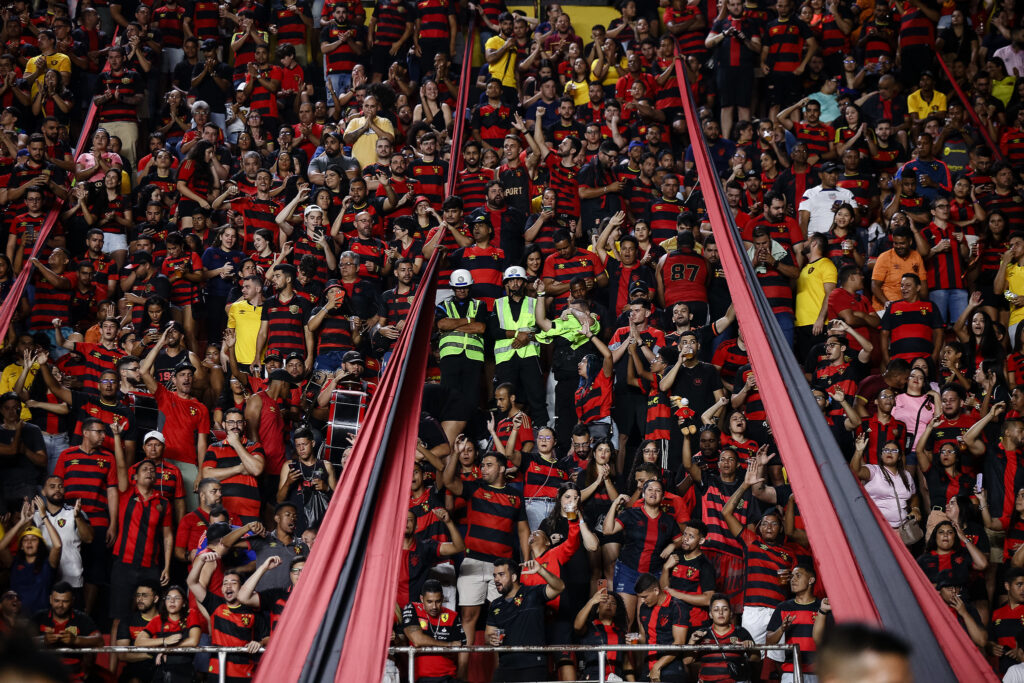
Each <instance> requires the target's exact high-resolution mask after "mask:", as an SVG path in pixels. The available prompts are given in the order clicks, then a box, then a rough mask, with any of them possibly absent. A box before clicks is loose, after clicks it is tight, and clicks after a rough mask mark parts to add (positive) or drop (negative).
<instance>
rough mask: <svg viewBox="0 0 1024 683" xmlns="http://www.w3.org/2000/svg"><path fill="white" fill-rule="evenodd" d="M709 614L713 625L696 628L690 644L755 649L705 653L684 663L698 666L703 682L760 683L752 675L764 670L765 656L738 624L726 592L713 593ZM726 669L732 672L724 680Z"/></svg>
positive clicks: (700, 678) (705, 651)
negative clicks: (748, 682)
mask: <svg viewBox="0 0 1024 683" xmlns="http://www.w3.org/2000/svg"><path fill="white" fill-rule="evenodd" d="M708 615H709V616H710V618H711V623H710V624H706V625H704V626H702V627H700V628H698V629H694V631H693V632H692V633H690V634H689V640H688V641H687V645H706V646H709V647H711V648H714V647H715V646H717V645H746V646H748V647H750V648H751V650H748V651H746V652H737V651H731V652H724V651H721V650H714V649H709V650H703V651H701V652H698V653H697V655H696V656H686V657H684V658H683V662H684V663H685V664H687V665H689V664H692V663H694V662H696V663H697V665H698V667H699V669H698V671H699V672H700V673H699V675H698V678H697V680H699V681H712V680H716V681H726V680H728V681H744V680H751V678H752V679H753V680H757V677H756V676H754V677H751V675H750V672H751V671H758V670H760V669H759V667H757V663H758V661H759V660H760V658H761V657H760V654H759V653H758V651H757V650H753V649H752V648H753V645H754V638H753V636H751V635H750V632H749V631H747V629H745V628H743V627H742V626H738V625H737V624H736V618H735V615H734V614H733V611H732V603H730V602H729V596H728V595H726V594H725V593H715V594H713V595H712V596H711V602H710V603H708ZM723 669H724V670H725V671H727V672H729V675H730V678H728V679H723V678H721V674H722V671H723ZM732 672H735V673H736V675H735V676H732Z"/></svg>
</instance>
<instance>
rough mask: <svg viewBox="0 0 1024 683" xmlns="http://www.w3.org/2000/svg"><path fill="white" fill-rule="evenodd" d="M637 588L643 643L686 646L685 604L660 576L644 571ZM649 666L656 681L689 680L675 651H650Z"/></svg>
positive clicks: (670, 682)
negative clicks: (664, 588)
mask: <svg viewBox="0 0 1024 683" xmlns="http://www.w3.org/2000/svg"><path fill="white" fill-rule="evenodd" d="M633 590H634V591H635V593H636V597H637V599H639V601H640V609H639V613H638V614H637V626H639V628H640V642H643V643H648V644H650V645H685V644H686V633H687V630H688V629H689V623H690V622H689V615H688V613H687V610H686V609H685V608H684V607H683V604H682V603H681V602H679V601H678V600H676V599H675V598H673V597H672V595H671V594H669V593H668V592H666V591H662V590H661V587H660V586H659V585H658V579H656V578H655V577H654V576H653V575H652V574H648V573H644V574H640V575H639V576H638V577H637V579H636V583H635V585H634V586H633ZM629 623H632V620H630V622H629ZM647 669H648V672H649V673H648V676H649V678H650V680H652V681H665V682H666V683H682V682H683V681H685V680H686V670H685V669H684V668H683V660H682V658H681V657H679V656H678V655H675V654H673V653H671V652H667V653H666V652H659V651H655V650H651V651H650V652H648V653H647Z"/></svg>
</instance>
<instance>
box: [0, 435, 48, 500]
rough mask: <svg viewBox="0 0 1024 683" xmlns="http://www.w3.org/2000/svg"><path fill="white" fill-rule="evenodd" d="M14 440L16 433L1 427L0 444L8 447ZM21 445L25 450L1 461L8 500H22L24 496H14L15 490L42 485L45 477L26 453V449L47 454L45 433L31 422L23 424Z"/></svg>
mask: <svg viewBox="0 0 1024 683" xmlns="http://www.w3.org/2000/svg"><path fill="white" fill-rule="evenodd" d="M13 440H14V432H13V431H11V430H9V429H7V428H6V427H4V426H3V425H0V444H4V445H7V444H10V443H11V442H12V441H13ZM21 445H22V449H23V450H22V451H21V452H19V453H18V454H17V455H15V456H14V457H13V458H11V457H6V458H2V459H0V480H2V481H3V492H4V497H7V498H20V497H21V495H22V494H17V495H14V492H15V490H16V489H19V488H21V487H30V486H34V485H35V484H38V483H40V479H41V477H42V475H43V468H42V467H38V466H36V465H35V464H33V463H32V461H31V460H29V459H28V458H27V457H26V456H25V453H24V449H28V450H31V451H36V452H39V451H42V452H43V453H45V452H46V443H45V442H44V441H43V432H42V431H41V430H40V429H39V427H37V426H35V425H34V424H31V423H29V422H22V423H21ZM8 492H11V494H12V495H10V496H8V495H7V493H8ZM24 495H31V493H30V492H28V491H26V492H25V493H24Z"/></svg>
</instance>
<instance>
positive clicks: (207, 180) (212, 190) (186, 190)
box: [177, 140, 220, 230]
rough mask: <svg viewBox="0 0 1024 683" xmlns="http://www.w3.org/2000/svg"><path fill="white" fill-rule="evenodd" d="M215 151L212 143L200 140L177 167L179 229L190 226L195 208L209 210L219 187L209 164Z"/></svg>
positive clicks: (186, 228)
mask: <svg viewBox="0 0 1024 683" xmlns="http://www.w3.org/2000/svg"><path fill="white" fill-rule="evenodd" d="M215 152H216V148H214V146H213V144H212V143H211V142H209V141H207V140H200V141H199V142H197V143H196V144H195V146H193V147H192V149H190V150H189V152H188V156H187V157H185V161H183V162H182V163H181V166H180V167H179V168H178V180H177V189H178V195H179V196H180V197H181V201H179V202H178V215H179V217H180V219H181V229H182V230H188V229H189V228H191V227H192V214H193V213H195V212H196V209H200V208H201V209H205V210H207V211H209V210H210V209H211V208H212V205H211V202H212V201H213V198H214V197H216V196H217V191H218V190H219V189H220V180H219V179H218V178H217V176H216V175H215V174H214V173H213V170H212V166H211V164H212V163H213V156H214V153H215Z"/></svg>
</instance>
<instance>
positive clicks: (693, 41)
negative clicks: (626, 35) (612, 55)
mask: <svg viewBox="0 0 1024 683" xmlns="http://www.w3.org/2000/svg"><path fill="white" fill-rule="evenodd" d="M703 12H704V10H703V9H702V8H701V7H700V6H699V5H691V4H690V3H686V4H685V5H683V9H682V10H676V9H675V8H674V7H672V6H671V5H669V6H668V7H667V8H665V15H664V17H663V21H664V22H665V25H666V26H667V25H669V24H685V23H686V22H688V21H693V20H694V19H697V18H698V17H700V16H702V15H703ZM706 37H707V30H706V28H704V29H699V30H690V31H683V32H682V33H678V34H676V45H678V46H679V54H681V55H698V56H699V55H703V54H704V53H705V52H706V51H707V49H706V48H705V47H704V39H705V38H706ZM619 38H620V40H621V38H622V36H621V35H620V36H619ZM666 66H667V65H666ZM666 66H662V67H661V68H662V70H664V69H665V68H666ZM648 94H650V93H648ZM678 94H679V91H678V90H677V91H676V95H677V96H678ZM676 106H679V105H676Z"/></svg>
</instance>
